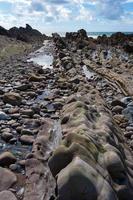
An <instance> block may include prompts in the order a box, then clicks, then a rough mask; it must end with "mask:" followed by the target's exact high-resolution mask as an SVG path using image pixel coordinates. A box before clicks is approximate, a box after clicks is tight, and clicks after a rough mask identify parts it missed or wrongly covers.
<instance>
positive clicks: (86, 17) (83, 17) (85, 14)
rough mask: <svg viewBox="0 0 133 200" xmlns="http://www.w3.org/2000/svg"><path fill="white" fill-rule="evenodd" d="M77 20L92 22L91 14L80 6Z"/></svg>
mask: <svg viewBox="0 0 133 200" xmlns="http://www.w3.org/2000/svg"><path fill="white" fill-rule="evenodd" d="M76 19H77V20H86V21H92V20H93V15H92V12H91V11H89V10H88V9H86V8H85V7H84V6H80V10H79V15H78V16H77V18H76Z"/></svg>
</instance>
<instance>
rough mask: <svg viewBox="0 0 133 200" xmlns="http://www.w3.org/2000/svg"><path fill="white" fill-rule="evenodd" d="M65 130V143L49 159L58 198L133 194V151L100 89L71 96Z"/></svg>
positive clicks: (108, 199)
mask: <svg viewBox="0 0 133 200" xmlns="http://www.w3.org/2000/svg"><path fill="white" fill-rule="evenodd" d="M92 96H93V97H92ZM62 130H63V138H62V144H61V145H60V146H59V147H58V148H57V149H56V150H55V151H54V152H53V155H52V156H51V158H50V159H49V167H50V169H51V172H52V174H53V176H54V177H55V178H56V180H57V188H58V195H57V199H58V200H74V199H76V200H85V199H86V200H88V199H89V200H101V199H102V200H118V199H119V200H126V199H127V200H128V199H132V198H133V182H132V181H133V168H132V164H131V162H132V158H133V155H132V153H131V151H130V149H129V147H128V146H127V144H126V141H125V139H124V135H123V133H122V131H121V130H120V129H119V127H118V126H117V125H116V124H115V122H114V121H113V119H112V116H111V113H110V112H109V111H108V110H107V109H106V108H105V107H104V104H103V102H102V100H101V97H100V96H98V94H97V92H96V93H95V94H94V95H92V94H88V93H86V94H84V95H83V94H82V95H81V94H80V93H78V94H77V95H76V94H75V97H72V98H71V97H70V99H69V100H68V101H67V104H66V105H65V106H64V107H63V111H62Z"/></svg>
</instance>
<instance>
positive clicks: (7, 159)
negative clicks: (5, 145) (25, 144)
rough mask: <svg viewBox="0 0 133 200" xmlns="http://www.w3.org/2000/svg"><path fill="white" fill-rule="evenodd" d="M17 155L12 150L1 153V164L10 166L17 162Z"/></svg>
mask: <svg viewBox="0 0 133 200" xmlns="http://www.w3.org/2000/svg"><path fill="white" fill-rule="evenodd" d="M16 160H17V159H16V157H15V156H14V155H13V154H12V153H11V152H8V151H7V152H4V153H1V154H0V166H2V167H3V166H9V165H11V164H14V163H15V162H16Z"/></svg>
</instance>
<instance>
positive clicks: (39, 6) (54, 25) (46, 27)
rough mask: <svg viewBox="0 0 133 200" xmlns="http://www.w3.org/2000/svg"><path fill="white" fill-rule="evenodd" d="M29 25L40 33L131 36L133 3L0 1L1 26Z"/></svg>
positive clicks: (116, 0) (123, 0) (110, 0)
mask: <svg viewBox="0 0 133 200" xmlns="http://www.w3.org/2000/svg"><path fill="white" fill-rule="evenodd" d="M26 23H28V24H30V25H31V26H32V27H33V28H36V29H38V30H40V31H41V32H43V33H46V34H47V33H51V32H66V31H77V30H78V29H81V28H84V29H86V30H87V31H88V32H94V31H95V32H103V31H108V32H110V31H111V32H116V31H124V32H132V31H133V0H0V26H3V27H5V28H8V29H9V28H11V27H13V26H17V27H19V26H25V24H26Z"/></svg>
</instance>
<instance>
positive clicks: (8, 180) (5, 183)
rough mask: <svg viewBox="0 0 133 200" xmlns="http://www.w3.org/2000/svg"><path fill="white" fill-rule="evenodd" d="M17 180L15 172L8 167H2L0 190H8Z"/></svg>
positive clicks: (0, 169) (0, 168)
mask: <svg viewBox="0 0 133 200" xmlns="http://www.w3.org/2000/svg"><path fill="white" fill-rule="evenodd" d="M16 182H17V177H16V175H15V174H14V173H13V172H11V171H10V170H8V169H5V168H2V167H0V192H1V191H3V190H8V189H9V188H10V187H12V186H13V185H14V184H15V183H16ZM0 197H1V196H0Z"/></svg>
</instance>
